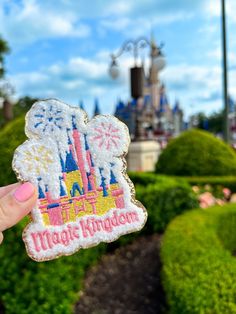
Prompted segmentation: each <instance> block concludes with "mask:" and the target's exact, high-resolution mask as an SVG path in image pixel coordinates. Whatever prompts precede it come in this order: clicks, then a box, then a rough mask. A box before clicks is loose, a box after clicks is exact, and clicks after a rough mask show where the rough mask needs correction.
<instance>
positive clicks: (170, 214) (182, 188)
mask: <svg viewBox="0 0 236 314" xmlns="http://www.w3.org/2000/svg"><path fill="white" fill-rule="evenodd" d="M160 179H161V181H160V182H159V183H158V182H157V183H155V184H150V185H148V186H147V187H144V186H141V185H136V198H137V199H138V200H140V201H141V202H142V203H143V205H144V206H145V207H146V208H147V210H148V220H147V223H146V226H145V230H146V231H147V232H148V233H152V232H162V231H163V230H164V229H165V227H166V225H167V224H168V223H169V222H170V220H171V219H173V218H174V217H175V216H177V215H179V214H181V213H182V212H184V211H185V210H187V209H191V208H196V207H198V201H197V197H196V195H195V194H194V193H193V191H192V189H191V187H190V185H189V184H188V183H187V182H186V181H185V180H183V179H179V180H176V179H173V178H168V177H164V176H161V177H160Z"/></svg>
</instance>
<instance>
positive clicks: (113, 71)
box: [109, 55, 120, 79]
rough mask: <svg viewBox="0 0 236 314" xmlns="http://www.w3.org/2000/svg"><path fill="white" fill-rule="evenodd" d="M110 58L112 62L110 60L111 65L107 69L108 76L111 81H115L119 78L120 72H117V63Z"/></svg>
mask: <svg viewBox="0 0 236 314" xmlns="http://www.w3.org/2000/svg"><path fill="white" fill-rule="evenodd" d="M111 58H112V60H111V65H110V67H109V74H110V76H111V77H112V78H113V79H116V78H117V77H118V76H119V74H120V71H119V67H118V64H117V61H116V59H115V58H114V56H113V55H112V56H111Z"/></svg>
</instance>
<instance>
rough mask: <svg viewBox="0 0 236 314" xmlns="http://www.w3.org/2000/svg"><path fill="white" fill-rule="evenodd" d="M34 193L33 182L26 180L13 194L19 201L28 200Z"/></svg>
mask: <svg viewBox="0 0 236 314" xmlns="http://www.w3.org/2000/svg"><path fill="white" fill-rule="evenodd" d="M33 194H34V186H33V184H31V183H29V182H26V183H23V184H21V185H20V186H19V187H18V188H17V189H16V190H15V192H14V194H13V196H14V198H15V199H16V200H17V201H18V202H26V201H28V199H30V198H31V196H33Z"/></svg>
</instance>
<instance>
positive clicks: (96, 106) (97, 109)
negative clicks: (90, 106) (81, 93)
mask: <svg viewBox="0 0 236 314" xmlns="http://www.w3.org/2000/svg"><path fill="white" fill-rule="evenodd" d="M100 113H101V111H100V108H99V103H98V99H97V98H96V99H95V103H94V113H93V115H94V116H96V115H98V114H100Z"/></svg>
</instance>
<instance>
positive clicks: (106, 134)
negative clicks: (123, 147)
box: [92, 122, 121, 151]
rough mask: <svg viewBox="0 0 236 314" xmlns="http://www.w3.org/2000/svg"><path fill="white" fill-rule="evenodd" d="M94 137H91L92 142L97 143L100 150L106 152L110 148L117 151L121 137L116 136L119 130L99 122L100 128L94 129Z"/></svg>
mask: <svg viewBox="0 0 236 314" xmlns="http://www.w3.org/2000/svg"><path fill="white" fill-rule="evenodd" d="M94 130H95V133H96V135H95V136H93V137H92V140H93V141H96V142H97V146H98V147H99V148H100V149H102V148H103V149H105V150H107V151H109V150H111V149H112V148H115V149H117V148H118V147H119V144H120V142H121V137H120V135H119V134H118V133H119V129H117V128H116V127H113V126H112V124H111V123H108V124H105V123H104V122H101V124H100V126H98V127H95V128H94Z"/></svg>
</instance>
